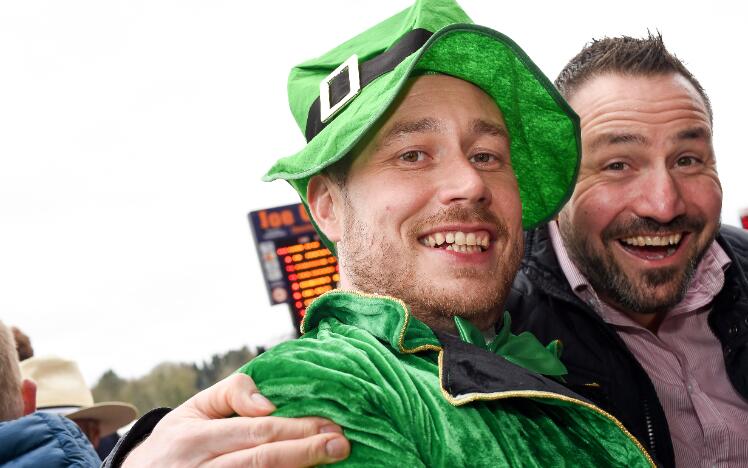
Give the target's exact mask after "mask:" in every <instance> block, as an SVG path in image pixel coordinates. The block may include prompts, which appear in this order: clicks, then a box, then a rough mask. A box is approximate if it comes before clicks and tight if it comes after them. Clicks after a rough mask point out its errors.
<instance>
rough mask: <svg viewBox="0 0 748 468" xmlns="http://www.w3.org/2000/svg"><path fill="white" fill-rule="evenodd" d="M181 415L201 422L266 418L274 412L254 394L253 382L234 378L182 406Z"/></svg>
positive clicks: (240, 377)
mask: <svg viewBox="0 0 748 468" xmlns="http://www.w3.org/2000/svg"><path fill="white" fill-rule="evenodd" d="M182 410H183V411H189V412H192V413H193V414H192V415H193V416H194V417H198V418H203V419H218V418H227V417H229V416H233V415H234V414H238V415H239V416H265V415H268V414H270V413H272V412H273V411H274V410H275V406H273V404H272V403H270V401H269V400H268V399H267V398H265V397H264V396H262V395H261V394H260V392H259V391H258V390H257V387H256V386H255V383H254V382H253V381H252V379H251V378H250V377H249V376H247V375H244V374H233V375H230V376H228V377H226V378H225V379H223V380H221V381H220V382H218V383H217V384H215V385H213V386H212V387H209V388H206V389H205V390H203V391H202V392H200V393H198V394H197V395H195V396H194V397H192V398H190V399H189V400H187V402H185V404H184V405H183V408H182Z"/></svg>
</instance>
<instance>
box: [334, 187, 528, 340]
mask: <svg viewBox="0 0 748 468" xmlns="http://www.w3.org/2000/svg"><path fill="white" fill-rule="evenodd" d="M346 205H347V206H346V216H345V229H344V232H343V234H342V236H341V240H340V242H339V243H338V247H337V249H338V261H339V262H340V268H341V271H343V272H345V275H346V278H347V279H348V281H349V282H350V283H351V286H352V287H353V288H354V289H356V290H358V291H361V292H365V293H371V294H381V295H386V296H391V297H394V298H397V299H400V300H402V301H403V302H405V304H406V305H407V306H408V308H409V309H410V311H411V313H412V314H413V315H414V316H415V317H416V318H418V319H419V320H421V321H423V322H424V323H426V324H427V325H429V326H431V327H432V328H435V329H441V330H451V329H453V327H454V325H453V317H454V316H460V317H463V318H466V319H468V320H470V321H472V322H473V323H477V324H479V326H480V324H483V325H485V326H491V325H493V324H494V323H495V321H496V318H497V317H498V316H499V314H500V313H501V307H502V306H503V304H504V301H505V300H506V296H507V294H508V292H509V288H510V287H511V284H512V281H513V279H514V276H515V274H516V271H517V268H518V267H519V262H520V259H521V257H520V256H521V253H522V245H521V239H522V237H521V235H520V236H515V241H514V244H515V245H513V246H512V248H510V249H509V252H510V255H511V256H510V257H509V258H507V259H505V261H504V262H501V263H499V264H497V265H494V266H493V267H492V268H491V269H490V270H489V272H488V273H486V271H485V270H478V269H476V268H471V267H463V268H460V269H457V270H453V271H452V272H450V274H449V276H446V275H445V278H444V281H452V280H455V279H464V278H475V279H476V281H475V283H476V284H478V286H477V287H475V288H473V290H472V291H459V292H458V293H455V291H454V288H449V287H445V286H444V285H442V284H441V282H439V281H436V282H429V281H427V280H425V279H423V278H420V277H419V276H418V274H417V271H416V269H415V265H414V262H415V261H416V260H417V255H418V249H416V250H414V252H415V255H408V252H406V249H410V247H409V246H407V245H402V244H400V245H390V243H388V242H387V241H386V240H385V239H384V238H383V237H378V236H376V235H375V232H376V230H375V229H373V228H372V226H368V225H367V224H366V223H365V222H363V221H361V220H360V219H358V217H357V216H356V215H355V211H354V208H353V207H352V206H351V205H350V202H347V203H346ZM486 218H490V222H492V223H494V224H495V225H497V226H499V232H500V235H499V239H500V240H502V239H503V240H504V242H508V239H510V236H508V235H507V231H506V226H505V225H504V223H503V222H502V221H501V220H498V219H496V217H495V215H493V214H492V213H490V212H488V211H487V210H482V209H481V210H477V211H476V210H466V209H464V208H462V209H461V208H459V207H452V208H449V209H447V210H444V211H443V212H441V213H439V214H436V215H434V216H430V217H429V218H428V219H424V220H422V221H421V222H420V223H418V226H414V227H413V228H412V229H411V231H413V232H410V233H409V234H411V235H409V238H413V239H415V236H416V235H417V233H418V232H419V229H420V226H433V225H437V224H439V223H443V224H446V223H448V222H466V221H481V222H488V220H487V219H486ZM517 238H519V240H518V239H517ZM435 268H436V267H435Z"/></svg>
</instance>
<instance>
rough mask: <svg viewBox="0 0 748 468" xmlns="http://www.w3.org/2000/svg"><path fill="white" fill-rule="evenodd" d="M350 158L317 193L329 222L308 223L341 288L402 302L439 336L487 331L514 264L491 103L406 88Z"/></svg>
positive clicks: (508, 172) (432, 82)
mask: <svg viewBox="0 0 748 468" xmlns="http://www.w3.org/2000/svg"><path fill="white" fill-rule="evenodd" d="M355 154H356V158H355V160H354V161H353V162H352V164H351V165H350V168H349V169H348V171H347V176H346V179H345V183H344V185H343V186H342V187H341V186H336V185H335V184H331V183H330V182H329V180H328V183H327V185H329V195H328V197H329V198H328V199H329V200H332V201H333V202H332V205H333V208H332V209H331V213H333V212H334V218H335V220H336V221H335V223H332V224H329V223H326V222H325V221H324V220H323V221H321V222H320V220H319V219H318V222H319V224H320V226H321V227H322V229H323V230H324V231H325V232H326V233H327V235H328V237H329V238H330V239H331V240H333V241H337V250H338V256H339V259H340V266H341V286H342V287H348V288H353V289H357V290H360V291H364V292H369V293H379V294H387V295H391V296H394V297H397V298H400V299H402V300H403V301H404V302H405V303H406V304H408V305H409V306H410V307H411V309H412V310H413V313H414V314H415V315H416V316H417V317H418V318H419V319H421V320H423V321H425V322H426V323H428V324H429V325H431V326H434V327H437V328H445V327H447V328H448V327H450V326H451V317H452V316H453V315H460V316H464V317H466V318H468V319H470V320H472V321H473V322H474V323H475V324H476V325H478V326H479V327H482V328H486V327H489V326H491V325H493V323H495V321H496V318H497V314H498V313H499V311H500V307H501V305H502V303H503V301H504V299H505V297H506V294H507V292H508V288H509V286H510V284H511V282H512V280H513V278H514V275H515V273H516V270H517V268H518V266H519V259H520V256H521V253H522V221H521V216H522V208H521V203H520V199H519V190H518V187H517V180H516V178H515V176H514V172H513V171H512V166H511V161H510V154H509V136H508V134H507V130H506V126H505V124H504V120H503V117H502V114H501V112H500V111H499V109H498V107H497V106H496V104H495V103H494V102H493V100H492V99H491V98H490V97H489V96H488V95H487V94H485V93H484V92H483V91H481V90H480V89H479V88H477V87H475V86H474V85H472V84H470V83H468V82H466V81H462V80H459V79H456V78H452V77H448V76H440V75H432V76H422V77H419V78H416V79H414V80H412V81H411V82H410V84H409V87H408V89H407V90H406V91H405V93H404V95H403V96H402V98H401V99H400V100H399V102H398V103H397V104H396V105H395V106H394V110H393V111H391V112H390V113H389V114H388V117H387V118H386V120H385V121H384V122H383V123H382V125H381V126H380V127H379V129H378V131H377V132H376V133H375V134H373V135H371V136H370V138H368V139H367V140H366V141H365V142H364V143H362V144H361V145H360V148H359V149H357V151H356V153H355ZM315 187H317V188H318V187H319V179H318V180H317V181H314V180H313V182H312V183H310V191H309V192H310V205H311V207H312V212H313V213H314V212H315V199H319V197H317V196H315V192H317V190H316V189H315ZM315 218H318V216H316V217H315Z"/></svg>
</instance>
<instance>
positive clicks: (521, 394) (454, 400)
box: [438, 350, 657, 468]
mask: <svg viewBox="0 0 748 468" xmlns="http://www.w3.org/2000/svg"><path fill="white" fill-rule="evenodd" d="M443 355H444V351H443V350H442V351H440V352H439V357H438V360H439V389H440V390H441V391H442V395H443V396H444V398H445V399H446V400H447V401H448V402H449V403H450V404H451V405H453V406H457V407H459V406H463V405H466V404H468V403H472V402H474V401H495V400H504V399H507V398H540V399H548V400H559V401H563V402H566V403H572V404H575V405H579V406H583V407H585V408H587V409H589V410H592V411H594V412H595V413H598V414H599V415H601V416H603V417H604V418H606V419H608V420H609V421H611V422H613V423H614V424H615V425H616V426H618V428H619V429H620V430H621V431H622V432H623V433H624V434H625V435H626V436H627V437H628V438H629V439H630V440H631V441H632V442H634V444H636V447H637V448H638V449H639V450H641V452H642V453H643V454H644V456H645V457H646V459H647V461H648V462H649V463H650V465H651V466H652V467H654V468H656V467H657V465H656V464H655V462H654V460H653V459H652V457H651V456H650V455H649V453H648V452H647V449H645V448H644V446H643V445H642V444H641V442H639V440H638V439H637V438H636V437H634V436H633V435H632V434H631V433H630V432H629V431H628V429H626V427H624V425H623V424H622V423H621V422H620V421H619V420H618V419H616V417H615V416H613V415H612V414H610V413H608V412H606V411H605V410H603V409H602V408H598V407H597V406H595V405H593V404H592V403H587V402H586V401H582V400H579V399H577V398H572V397H568V396H566V395H560V394H558V393H553V392H542V391H538V390H512V391H508V392H492V393H468V394H466V395H460V396H459V397H454V396H452V395H451V394H450V393H449V392H448V391H447V389H445V388H444V386H443V382H444V381H443V380H442V367H443V366H442V364H443V362H442V361H443V358H442V356H443Z"/></svg>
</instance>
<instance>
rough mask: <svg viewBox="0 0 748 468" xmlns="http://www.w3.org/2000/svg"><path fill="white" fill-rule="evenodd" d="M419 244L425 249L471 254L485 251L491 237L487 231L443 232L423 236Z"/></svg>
mask: <svg viewBox="0 0 748 468" xmlns="http://www.w3.org/2000/svg"><path fill="white" fill-rule="evenodd" d="M419 242H420V243H421V244H423V245H425V246H426V247H432V248H433V247H437V246H443V247H444V248H446V249H447V250H452V251H455V252H465V253H472V252H482V251H484V250H487V249H488V246H489V244H490V243H491V235H490V234H489V233H488V232H487V231H474V232H462V231H445V232H435V233H432V234H429V235H427V236H424V237H422V238H421V239H420V240H419ZM445 243H446V245H443V244H445Z"/></svg>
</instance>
